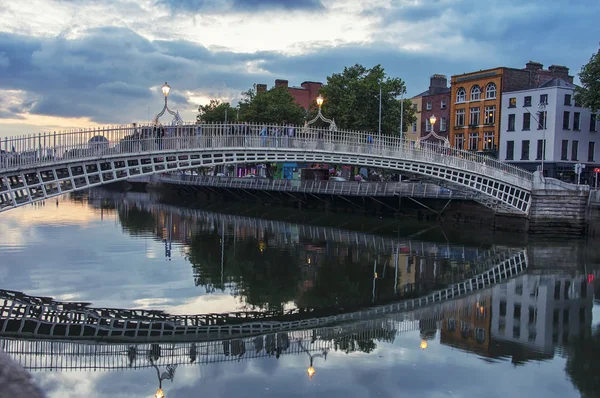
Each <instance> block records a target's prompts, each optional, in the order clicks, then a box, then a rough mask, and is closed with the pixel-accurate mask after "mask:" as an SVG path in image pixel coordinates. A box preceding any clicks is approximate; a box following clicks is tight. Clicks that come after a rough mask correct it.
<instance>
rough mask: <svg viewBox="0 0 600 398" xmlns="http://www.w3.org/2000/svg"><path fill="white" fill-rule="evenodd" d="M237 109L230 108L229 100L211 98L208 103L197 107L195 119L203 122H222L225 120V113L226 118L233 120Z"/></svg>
mask: <svg viewBox="0 0 600 398" xmlns="http://www.w3.org/2000/svg"><path fill="white" fill-rule="evenodd" d="M236 112H237V110H236V109H234V108H232V107H231V105H230V104H229V102H223V103H221V101H219V100H216V99H211V100H210V103H209V104H208V105H200V106H199V107H198V116H196V120H197V121H198V122H204V123H217V122H221V123H223V122H224V121H225V119H226V118H225V113H227V120H228V121H231V120H232V119H233V120H235V118H236Z"/></svg>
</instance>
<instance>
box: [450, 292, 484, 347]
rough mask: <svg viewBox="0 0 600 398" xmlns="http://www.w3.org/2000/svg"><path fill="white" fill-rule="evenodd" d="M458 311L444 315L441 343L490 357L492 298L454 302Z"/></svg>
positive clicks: (482, 296)
mask: <svg viewBox="0 0 600 398" xmlns="http://www.w3.org/2000/svg"><path fill="white" fill-rule="evenodd" d="M454 305H455V308H456V310H451V311H449V313H448V314H445V315H444V318H445V320H444V321H443V322H442V326H441V330H440V343H442V344H446V345H449V346H452V347H456V348H460V349H464V350H467V351H472V352H476V353H478V354H480V355H484V356H489V349H490V327H491V320H492V314H491V309H492V298H491V296H490V295H483V294H482V295H481V296H479V297H477V301H475V302H473V300H472V299H471V298H469V299H466V298H465V299H460V300H456V301H455V302H454Z"/></svg>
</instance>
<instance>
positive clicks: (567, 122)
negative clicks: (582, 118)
mask: <svg viewBox="0 0 600 398" xmlns="http://www.w3.org/2000/svg"><path fill="white" fill-rule="evenodd" d="M570 119H571V112H569V111H564V112H563V130H569V126H570V125H571V120H570Z"/></svg>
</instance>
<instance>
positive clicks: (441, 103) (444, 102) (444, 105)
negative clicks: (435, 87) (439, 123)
mask: <svg viewBox="0 0 600 398" xmlns="http://www.w3.org/2000/svg"><path fill="white" fill-rule="evenodd" d="M447 106H448V105H447V104H446V100H445V99H443V100H442V101H441V102H440V109H446V107H447Z"/></svg>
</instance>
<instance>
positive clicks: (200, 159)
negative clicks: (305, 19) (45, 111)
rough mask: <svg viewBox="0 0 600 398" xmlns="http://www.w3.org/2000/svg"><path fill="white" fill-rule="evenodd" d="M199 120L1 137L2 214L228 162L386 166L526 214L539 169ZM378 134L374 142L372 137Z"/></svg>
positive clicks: (422, 148) (343, 136)
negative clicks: (72, 194)
mask: <svg viewBox="0 0 600 398" xmlns="http://www.w3.org/2000/svg"><path fill="white" fill-rule="evenodd" d="M288 129H289V126H285V127H283V126H275V125H270V126H267V125H249V126H246V127H244V126H243V125H231V124H201V125H195V124H194V125H183V126H173V127H166V128H163V129H162V130H161V129H158V130H156V129H154V128H153V126H141V127H133V126H120V127H108V128H99V129H89V130H82V131H73V132H67V133H46V134H37V135H29V136H23V137H12V138H6V139H4V140H3V141H2V142H1V144H0V147H1V148H3V149H2V152H1V153H0V211H2V210H6V209H10V208H14V207H17V206H20V205H23V204H26V203H31V202H33V201H36V200H42V199H45V198H48V197H52V196H56V195H60V194H63V193H65V192H70V191H73V190H80V189H86V188H89V187H92V186H98V185H102V184H106V183H109V182H114V181H119V180H126V179H128V178H131V177H135V176H140V175H151V174H155V173H163V172H166V171H175V170H188V169H195V168H198V167H209V166H215V165H223V164H234V163H237V164H241V163H265V162H286V163H287V162H300V163H306V162H309V163H334V164H347V165H355V166H364V167H375V168H385V169H390V170H396V171H398V172H401V173H407V174H414V175H421V176H425V177H428V178H431V179H436V180H438V181H441V182H444V183H446V184H450V185H453V186H457V187H458V188H465V189H468V190H470V191H474V192H478V193H480V194H483V195H484V196H486V197H487V198H489V200H490V201H491V202H489V203H492V204H495V205H497V206H498V207H500V208H506V209H510V210H514V211H516V212H518V213H521V214H528V212H529V207H530V202H531V189H532V184H533V175H532V173H530V172H528V171H525V170H522V169H519V168H517V167H515V166H512V165H509V164H507V163H504V162H501V161H498V160H496V159H493V158H490V157H487V156H483V155H480V154H475V153H472V152H468V151H463V150H459V149H453V148H445V147H440V146H439V145H436V144H432V143H421V144H419V145H415V144H414V143H412V142H408V141H405V140H402V139H400V138H397V137H388V136H384V137H382V138H381V139H378V138H377V137H376V135H374V134H372V133H366V132H357V131H343V130H338V131H328V130H323V129H316V128H306V127H296V128H294V130H293V136H289V135H285V134H288V131H289V130H288ZM371 140H372V142H371Z"/></svg>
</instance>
